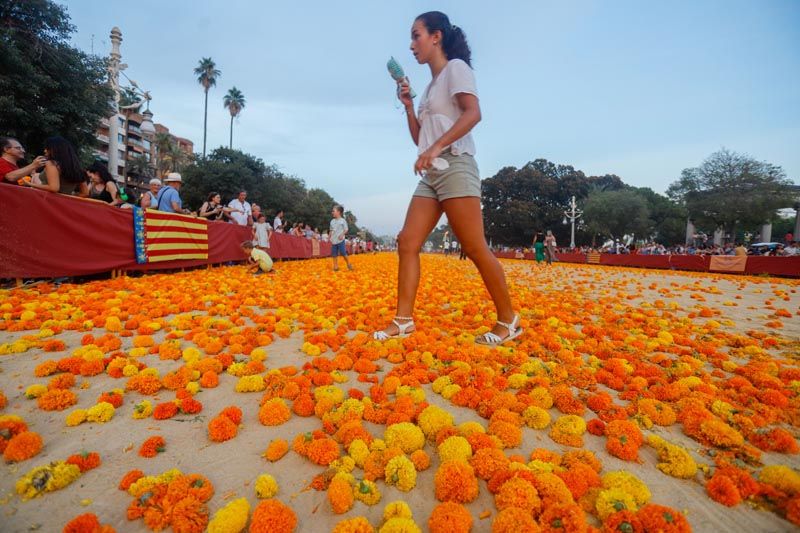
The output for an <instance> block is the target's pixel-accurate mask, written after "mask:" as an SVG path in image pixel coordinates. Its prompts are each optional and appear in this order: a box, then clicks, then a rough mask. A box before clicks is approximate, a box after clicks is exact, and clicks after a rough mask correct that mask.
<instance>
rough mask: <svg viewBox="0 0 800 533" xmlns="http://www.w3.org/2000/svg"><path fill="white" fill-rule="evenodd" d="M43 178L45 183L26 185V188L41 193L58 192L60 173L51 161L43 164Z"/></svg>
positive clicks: (59, 188)
mask: <svg viewBox="0 0 800 533" xmlns="http://www.w3.org/2000/svg"><path fill="white" fill-rule="evenodd" d="M44 177H45V181H46V183H27V182H26V183H27V185H28V186H30V187H33V188H34V189H39V190H42V191H50V192H58V191H59V190H61V173H60V172H59V170H58V167H57V166H56V164H55V163H53V162H52V161H48V162H47V163H45V165H44Z"/></svg>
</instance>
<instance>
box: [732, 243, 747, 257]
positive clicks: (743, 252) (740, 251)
mask: <svg viewBox="0 0 800 533" xmlns="http://www.w3.org/2000/svg"><path fill="white" fill-rule="evenodd" d="M733 253H734V255H747V248H745V247H744V244H742V243H738V244H737V245H736V248H734V249H733Z"/></svg>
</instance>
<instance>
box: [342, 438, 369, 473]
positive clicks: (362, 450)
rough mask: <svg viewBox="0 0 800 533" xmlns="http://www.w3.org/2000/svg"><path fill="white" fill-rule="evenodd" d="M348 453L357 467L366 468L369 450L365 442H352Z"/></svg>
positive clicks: (356, 440) (358, 440) (359, 440)
mask: <svg viewBox="0 0 800 533" xmlns="http://www.w3.org/2000/svg"><path fill="white" fill-rule="evenodd" d="M347 453H348V454H350V457H352V458H353V461H355V463H356V466H358V467H359V468H364V461H366V460H367V457H368V456H369V448H368V447H367V444H366V443H365V442H364V441H363V440H361V439H355V440H354V441H353V442H351V443H350V447H348V448H347Z"/></svg>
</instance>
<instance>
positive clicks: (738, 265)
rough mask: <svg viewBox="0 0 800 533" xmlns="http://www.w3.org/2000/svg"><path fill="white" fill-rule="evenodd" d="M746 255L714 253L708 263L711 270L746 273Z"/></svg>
mask: <svg viewBox="0 0 800 533" xmlns="http://www.w3.org/2000/svg"><path fill="white" fill-rule="evenodd" d="M746 263H747V256H746V255H712V256H711V261H710V262H709V264H708V269H709V270H711V271H720V272H738V273H740V274H741V273H744V266H745V264H746Z"/></svg>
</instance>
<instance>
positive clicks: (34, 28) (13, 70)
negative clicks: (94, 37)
mask: <svg viewBox="0 0 800 533" xmlns="http://www.w3.org/2000/svg"><path fill="white" fill-rule="evenodd" d="M74 32H75V27H74V26H72V24H70V19H69V15H68V14H67V10H66V8H65V7H64V6H61V5H59V4H57V3H55V2H52V1H49V0H4V1H3V2H0V135H10V136H13V137H16V138H17V139H19V141H20V142H21V143H22V144H23V145H24V146H25V148H26V149H27V152H28V153H29V154H31V155H38V154H41V153H42V149H43V147H44V141H45V139H46V138H47V137H50V136H52V135H61V136H63V137H65V138H66V139H68V140H69V141H70V142H72V143H73V144H74V145H75V146H76V148H78V150H80V151H81V152H83V154H88V153H89V152H90V151H91V148H92V147H94V146H96V144H97V140H96V138H95V134H96V130H97V126H98V124H99V123H100V120H101V119H102V118H103V117H107V116H109V115H111V106H110V101H111V99H112V91H111V89H110V87H109V86H108V84H107V79H106V65H105V62H104V60H103V59H101V58H98V57H96V56H91V55H88V54H85V53H83V52H81V51H79V50H77V49H75V48H73V47H72V46H70V43H69V39H70V35H72V33H74Z"/></svg>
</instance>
